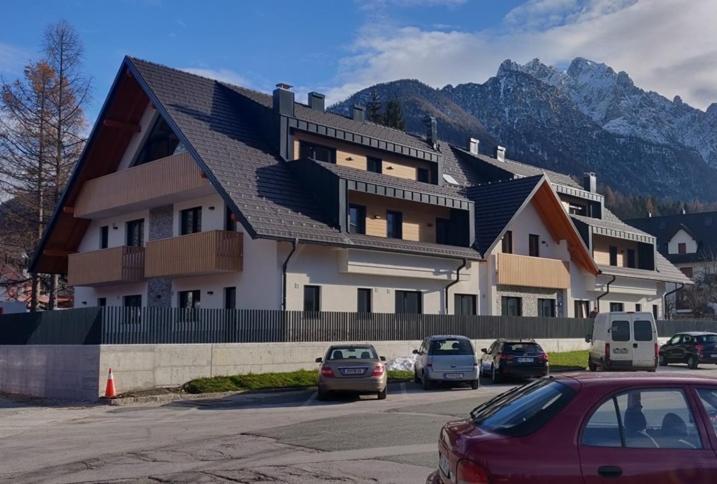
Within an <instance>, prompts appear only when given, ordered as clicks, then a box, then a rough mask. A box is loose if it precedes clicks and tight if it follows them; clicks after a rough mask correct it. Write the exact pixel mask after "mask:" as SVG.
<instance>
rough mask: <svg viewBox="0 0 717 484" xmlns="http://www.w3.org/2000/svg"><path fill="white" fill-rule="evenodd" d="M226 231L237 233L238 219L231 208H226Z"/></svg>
mask: <svg viewBox="0 0 717 484" xmlns="http://www.w3.org/2000/svg"><path fill="white" fill-rule="evenodd" d="M224 230H228V231H230V232H236V230H237V219H236V216H235V215H234V213H232V211H231V209H230V208H229V207H224Z"/></svg>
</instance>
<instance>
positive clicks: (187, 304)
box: [179, 289, 202, 309]
mask: <svg viewBox="0 0 717 484" xmlns="http://www.w3.org/2000/svg"><path fill="white" fill-rule="evenodd" d="M201 298H202V294H201V292H200V291H199V289H194V290H193V291H179V307H180V308H182V309H197V308H199V307H200V303H201Z"/></svg>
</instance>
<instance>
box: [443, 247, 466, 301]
mask: <svg viewBox="0 0 717 484" xmlns="http://www.w3.org/2000/svg"><path fill="white" fill-rule="evenodd" d="M467 265H468V259H466V258H465V257H464V258H463V263H462V264H461V265H460V266H458V269H456V280H455V281H451V282H449V283H448V285H447V286H446V288H445V293H446V297H445V301H444V302H445V304H444V306H445V314H448V290H449V289H450V288H451V287H452V286H454V285H455V284H458V282H460V280H461V269H465V267H466V266H467Z"/></svg>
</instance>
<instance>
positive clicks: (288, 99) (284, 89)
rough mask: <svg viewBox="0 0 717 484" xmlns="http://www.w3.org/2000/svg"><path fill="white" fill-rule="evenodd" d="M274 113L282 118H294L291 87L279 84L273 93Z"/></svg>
mask: <svg viewBox="0 0 717 484" xmlns="http://www.w3.org/2000/svg"><path fill="white" fill-rule="evenodd" d="M273 98H274V112H275V113H276V114H279V115H283V116H294V91H292V90H291V86H290V85H288V84H284V83H283V82H280V83H279V84H277V85H276V89H274V93H273Z"/></svg>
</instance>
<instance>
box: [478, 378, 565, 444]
mask: <svg viewBox="0 0 717 484" xmlns="http://www.w3.org/2000/svg"><path fill="white" fill-rule="evenodd" d="M574 395H575V391H574V390H572V389H571V388H570V387H568V386H567V385H565V384H563V383H560V382H558V381H556V380H553V379H541V380H538V381H536V382H533V383H529V384H527V385H524V386H522V387H518V388H514V389H513V390H510V391H508V392H506V393H503V394H501V395H499V396H497V397H496V398H493V399H492V400H489V401H488V402H486V403H484V404H483V405H481V406H479V407H476V408H475V409H473V411H472V412H471V417H472V418H473V420H474V422H475V424H476V425H478V427H480V428H481V429H483V430H486V431H488V432H495V433H497V434H502V435H509V436H514V437H517V436H522V435H528V434H530V433H532V432H535V431H536V430H538V429H539V428H540V427H542V426H543V425H545V424H546V423H547V422H548V421H549V420H550V419H551V418H552V417H553V416H554V415H555V414H556V413H557V412H558V411H560V409H561V408H563V407H564V406H565V405H566V404H567V403H568V402H569V401H570V400H571V399H572V397H573V396H574Z"/></svg>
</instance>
